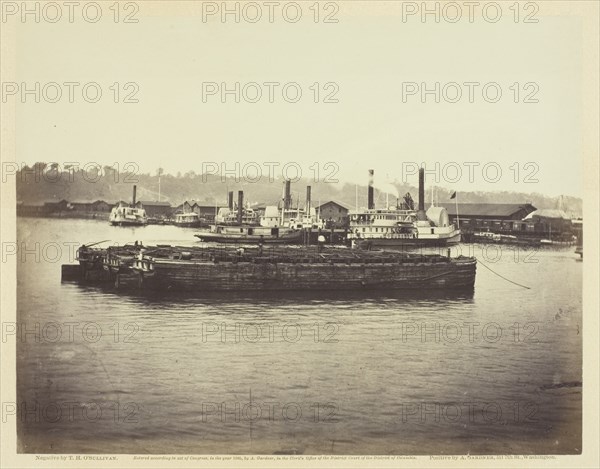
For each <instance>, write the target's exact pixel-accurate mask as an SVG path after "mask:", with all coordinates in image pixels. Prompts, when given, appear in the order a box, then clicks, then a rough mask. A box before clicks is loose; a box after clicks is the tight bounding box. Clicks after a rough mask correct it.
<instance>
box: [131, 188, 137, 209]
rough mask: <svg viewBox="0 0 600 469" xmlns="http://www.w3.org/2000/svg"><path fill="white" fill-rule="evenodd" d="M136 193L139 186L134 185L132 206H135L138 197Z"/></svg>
mask: <svg viewBox="0 0 600 469" xmlns="http://www.w3.org/2000/svg"><path fill="white" fill-rule="evenodd" d="M136 191H137V186H136V185H135V184H134V185H133V202H132V203H131V205H133V206H135V202H136V200H135V196H136Z"/></svg>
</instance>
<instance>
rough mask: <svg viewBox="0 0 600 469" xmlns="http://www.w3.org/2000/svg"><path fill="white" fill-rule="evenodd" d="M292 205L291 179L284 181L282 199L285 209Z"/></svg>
mask: <svg viewBox="0 0 600 469" xmlns="http://www.w3.org/2000/svg"><path fill="white" fill-rule="evenodd" d="M291 207H292V181H290V180H289V179H288V180H286V181H285V197H284V199H283V208H285V209H286V210H287V209H289V208H291Z"/></svg>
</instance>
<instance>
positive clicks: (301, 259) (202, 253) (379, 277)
mask: <svg viewBox="0 0 600 469" xmlns="http://www.w3.org/2000/svg"><path fill="white" fill-rule="evenodd" d="M78 258H79V265H71V266H63V280H75V281H83V282H87V283H97V284H106V283H109V284H113V285H114V286H115V287H116V288H121V287H123V286H124V285H129V286H132V285H133V286H135V287H136V288H138V289H142V290H149V291H187V292H197V293H200V292H204V291H221V290H224V291H262V290H273V291H278V290H279V291H303V290H423V291H427V290H440V289H441V290H443V289H456V290H472V289H473V286H474V283H475V273H476V263H477V262H476V259H475V258H473V257H464V256H459V257H456V258H450V257H449V256H448V257H446V256H441V255H438V254H432V255H423V254H413V253H406V252H388V251H361V250H352V249H348V248H333V247H331V248H325V247H305V246H285V247H278V246H270V247H265V248H262V247H257V248H255V247H252V248H232V247H227V246H224V247H219V248H210V247H177V246H166V245H158V246H151V247H150V246H148V247H145V246H140V245H127V246H122V247H114V246H111V247H109V248H107V249H96V248H85V247H82V248H81V249H80V250H79V256H78Z"/></svg>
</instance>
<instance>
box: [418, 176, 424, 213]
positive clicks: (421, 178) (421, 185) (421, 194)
mask: <svg viewBox="0 0 600 469" xmlns="http://www.w3.org/2000/svg"><path fill="white" fill-rule="evenodd" d="M421 210H423V211H424V210H425V169H424V168H421V169H419V211H421Z"/></svg>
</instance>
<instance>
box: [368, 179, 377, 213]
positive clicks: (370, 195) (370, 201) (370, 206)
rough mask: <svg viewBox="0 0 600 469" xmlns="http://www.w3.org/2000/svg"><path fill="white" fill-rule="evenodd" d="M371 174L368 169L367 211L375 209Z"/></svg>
mask: <svg viewBox="0 0 600 469" xmlns="http://www.w3.org/2000/svg"><path fill="white" fill-rule="evenodd" d="M373 173H374V171H373V170H372V169H369V192H368V203H367V208H368V209H369V210H371V209H374V208H375V199H374V197H373Z"/></svg>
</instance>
